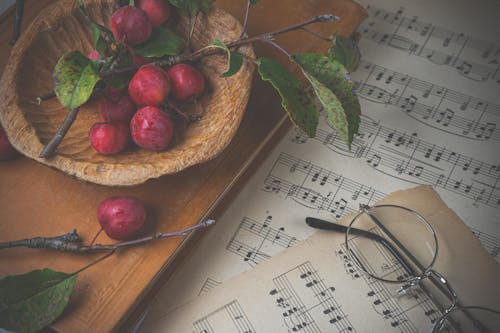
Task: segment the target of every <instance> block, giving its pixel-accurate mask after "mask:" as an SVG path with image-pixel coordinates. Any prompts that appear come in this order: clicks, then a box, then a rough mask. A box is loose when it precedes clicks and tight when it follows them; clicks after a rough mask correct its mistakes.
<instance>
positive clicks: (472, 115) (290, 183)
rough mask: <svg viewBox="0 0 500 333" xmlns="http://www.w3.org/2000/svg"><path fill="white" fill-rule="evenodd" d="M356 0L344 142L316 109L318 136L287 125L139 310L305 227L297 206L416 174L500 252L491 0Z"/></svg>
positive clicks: (316, 207) (412, 179)
mask: <svg viewBox="0 0 500 333" xmlns="http://www.w3.org/2000/svg"><path fill="white" fill-rule="evenodd" d="M364 5H365V7H367V10H368V12H369V14H370V17H369V18H367V19H366V20H365V22H364V23H363V24H362V26H361V27H360V29H359V32H360V34H361V36H362V38H361V41H360V48H361V52H362V55H363V62H362V64H361V66H360V67H359V69H358V70H357V71H356V72H354V73H352V79H353V80H354V81H355V82H356V84H357V91H358V95H359V97H360V101H361V104H362V113H363V117H362V118H363V120H362V124H361V127H360V133H359V135H357V136H356V138H355V141H354V143H353V146H352V150H351V151H349V150H348V149H347V147H346V146H345V144H344V143H342V142H341V140H340V139H339V138H338V136H337V134H336V132H335V131H334V130H333V129H332V128H331V127H330V126H329V125H328V124H327V123H326V122H325V121H321V123H320V126H319V128H318V132H317V133H318V134H317V137H316V138H315V139H308V138H306V137H304V136H303V135H301V134H300V133H298V132H296V131H295V130H291V131H290V132H289V133H288V135H287V136H286V137H285V138H284V139H283V140H282V141H281V142H280V143H279V145H278V146H277V147H276V149H275V150H274V151H273V152H272V153H271V154H270V155H269V157H268V158H267V159H266V160H265V162H264V163H263V164H262V165H261V166H260V168H259V169H258V170H257V172H256V174H255V175H254V176H253V177H252V178H251V180H250V181H249V182H248V184H247V185H246V186H245V188H244V189H243V190H242V192H241V193H240V194H239V195H238V196H237V198H235V200H234V203H233V204H232V205H231V206H230V207H229V208H228V209H227V211H226V212H225V213H224V215H223V216H222V218H221V219H219V220H218V221H217V225H216V226H215V227H214V228H213V229H211V230H209V231H208V233H207V235H206V236H205V237H204V239H203V240H202V241H201V242H200V244H199V246H198V248H197V250H196V251H195V252H194V253H193V255H192V256H190V257H189V258H188V259H187V260H186V263H185V265H184V267H182V269H180V270H179V271H178V272H177V273H176V274H175V275H174V277H173V278H172V280H171V281H169V283H168V284H167V285H166V286H165V287H164V288H163V289H162V291H161V292H160V293H158V295H157V300H156V302H154V303H153V305H152V308H151V310H150V311H149V314H148V316H147V318H146V322H148V321H155V320H156V318H158V317H160V316H163V315H165V314H166V313H168V312H169V311H170V310H171V309H173V308H175V307H177V306H179V305H180V304H182V303H184V302H186V301H188V300H191V299H193V298H194V297H196V296H198V295H199V294H202V293H204V292H206V291H208V290H210V289H212V288H213V287H215V286H217V285H219V284H221V283H222V282H224V281H225V280H226V279H228V278H230V277H232V276H235V275H237V274H238V273H240V272H243V271H245V270H248V269H251V268H253V267H255V266H256V265H257V264H259V263H261V262H263V261H265V260H267V259H269V258H271V257H272V256H273V255H275V254H277V253H279V252H281V251H282V250H284V249H286V248H288V247H291V246H293V245H295V244H297V243H298V242H299V241H300V240H303V239H305V238H307V237H308V236H309V235H311V233H312V230H311V229H310V228H308V227H307V226H305V224H304V217H306V216H308V215H309V216H318V217H321V218H323V219H327V220H332V221H334V220H337V219H340V218H341V217H343V216H345V215H346V214H348V213H350V212H353V211H356V210H357V209H358V206H359V204H361V203H362V204H373V203H374V202H376V201H378V200H380V199H382V198H383V197H384V196H385V195H386V194H387V193H391V192H392V191H394V190H398V189H404V188H410V187H413V186H415V185H418V184H428V185H432V186H433V187H434V189H435V190H436V191H437V192H438V193H439V194H440V196H441V197H442V198H443V200H444V201H445V203H446V204H447V205H448V206H449V207H450V208H451V209H453V210H454V211H455V212H456V213H457V214H458V215H459V216H460V218H461V219H462V220H463V221H464V222H465V223H466V225H467V226H468V227H469V228H470V230H471V231H472V232H473V233H474V234H475V235H476V237H478V239H479V240H480V241H481V243H482V244H483V246H484V248H485V249H486V250H487V251H488V252H489V253H490V255H491V256H492V257H494V258H496V259H497V260H499V258H500V256H499V251H500V227H499V223H500V221H499V218H498V216H499V212H500V190H499V187H498V186H499V180H500V156H499V155H500V153H499V152H500V149H499V147H500V144H499V141H500V128H498V127H499V126H498V124H499V119H500V95H499V94H498V92H499V91H500V82H499V80H500V77H499V75H500V71H499V68H500V42H498V32H500V21H499V20H498V18H497V15H498V13H499V12H500V2H498V1H488V0H483V1H478V2H470V1H465V0H460V1H458V0H457V1H455V0H453V1H452V0H446V1H439V2H436V1H432V0H422V1H409V0H376V1H370V2H369V3H368V2H366V3H364ZM471 13H474V14H473V15H472V14H471Z"/></svg>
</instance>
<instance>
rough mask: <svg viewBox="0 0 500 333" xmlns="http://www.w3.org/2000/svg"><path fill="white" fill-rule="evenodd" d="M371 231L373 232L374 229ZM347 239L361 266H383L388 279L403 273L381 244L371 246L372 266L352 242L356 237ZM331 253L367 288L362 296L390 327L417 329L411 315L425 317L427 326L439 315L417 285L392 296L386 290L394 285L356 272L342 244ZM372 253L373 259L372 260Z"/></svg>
mask: <svg viewBox="0 0 500 333" xmlns="http://www.w3.org/2000/svg"><path fill="white" fill-rule="evenodd" d="M371 231H372V232H377V231H376V230H371ZM379 234H380V233H379ZM351 241H352V244H351V246H350V251H351V253H353V254H354V257H355V258H356V260H357V261H358V262H359V263H361V264H362V265H365V267H366V266H370V267H374V266H375V267H383V268H382V269H383V270H384V278H389V276H392V277H396V278H397V277H405V276H406V275H405V271H404V269H403V268H402V266H401V265H400V264H399V263H394V262H392V261H388V256H387V253H385V252H386V251H387V250H385V249H384V248H383V247H378V246H374V248H373V253H372V251H370V255H369V256H370V262H376V263H377V264H376V265H374V264H370V263H369V262H368V261H367V259H366V258H367V256H365V254H364V253H363V252H362V251H360V250H359V249H357V247H356V243H355V241H356V237H353V238H351ZM335 254H336V256H337V258H339V259H340V260H341V262H342V263H343V265H344V269H345V271H346V273H347V274H348V275H350V276H351V278H352V279H354V280H363V282H364V283H365V285H366V287H367V288H368V290H367V293H366V297H367V298H369V299H370V302H371V304H372V308H373V311H374V312H375V313H377V314H378V315H379V316H381V317H382V318H383V319H384V320H387V321H389V323H390V325H391V327H394V328H398V329H399V330H400V331H401V332H404V333H410V332H419V329H418V328H417V325H416V324H415V323H414V320H415V318H417V320H421V318H425V319H426V320H427V321H428V322H429V327H430V326H431V324H432V323H434V322H435V321H436V320H437V319H438V318H439V317H440V315H441V312H440V311H439V309H438V307H437V305H436V304H435V303H434V302H433V300H432V299H431V298H430V297H429V296H428V294H427V293H425V292H424V291H423V290H422V289H421V288H420V287H417V288H416V289H415V290H413V291H412V294H411V296H406V297H399V298H395V296H394V294H395V291H394V290H391V289H390V288H395V286H394V285H391V284H387V283H384V282H382V281H379V280H377V279H374V278H372V277H370V276H369V275H367V274H365V273H364V272H360V271H359V269H358V268H357V266H356V264H355V263H353V261H352V259H351V257H350V256H348V255H347V248H346V246H345V243H342V244H341V245H340V247H339V248H338V249H337V250H336V251H335ZM374 256H376V257H377V258H376V259H374ZM411 318H414V319H411Z"/></svg>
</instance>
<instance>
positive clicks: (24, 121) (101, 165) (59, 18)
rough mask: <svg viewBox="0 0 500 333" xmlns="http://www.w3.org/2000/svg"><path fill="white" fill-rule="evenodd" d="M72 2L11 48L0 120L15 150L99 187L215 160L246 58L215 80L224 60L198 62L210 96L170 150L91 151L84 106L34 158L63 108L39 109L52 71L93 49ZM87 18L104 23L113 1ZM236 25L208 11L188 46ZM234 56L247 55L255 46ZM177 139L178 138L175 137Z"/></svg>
mask: <svg viewBox="0 0 500 333" xmlns="http://www.w3.org/2000/svg"><path fill="white" fill-rule="evenodd" d="M76 3H77V2H76V1H74V0H62V1H58V2H57V3H56V4H54V5H52V6H50V7H48V8H47V9H45V10H44V11H42V12H41V13H40V15H39V16H38V17H37V18H36V19H35V20H34V22H33V23H32V24H31V26H30V27H29V28H28V29H27V31H25V32H24V34H23V36H22V37H21V39H20V40H19V41H18V42H17V44H16V46H15V47H14V48H13V50H12V53H11V55H10V58H9V60H8V63H7V65H6V67H5V71H4V73H3V76H2V79H1V82H0V121H1V123H2V125H3V127H4V128H5V131H6V133H7V135H8V137H9V139H10V141H11V143H12V144H13V145H14V147H15V148H16V149H17V150H19V151H20V152H21V153H23V154H24V155H26V156H28V157H30V158H32V159H35V160H37V161H39V162H40V163H43V164H46V165H48V166H50V167H53V168H56V169H58V170H60V171H62V172H64V173H66V174H68V175H72V176H75V177H77V178H79V179H82V180H85V181H89V182H92V183H97V184H103V185H135V184H140V183H142V182H144V181H146V180H147V179H150V178H157V177H160V176H162V175H165V174H172V173H176V172H179V171H181V170H183V169H185V168H187V167H189V166H192V165H195V164H198V163H202V162H205V161H208V160H210V159H213V158H214V157H216V156H217V155H218V154H219V153H221V151H222V150H223V149H224V148H225V147H226V146H227V145H228V144H229V142H230V140H231V138H232V137H233V136H234V134H235V132H236V130H237V128H238V126H239V124H240V122H241V119H242V116H243V113H244V110H245V108H246V104H247V102H248V98H249V94H250V87H251V81H252V76H253V70H254V67H253V65H252V64H251V63H250V62H248V61H245V62H244V64H243V67H242V68H241V70H240V71H239V72H238V73H237V74H236V75H234V76H232V77H229V78H221V77H220V74H221V73H223V72H224V71H225V69H226V66H227V62H226V57H225V56H224V55H214V56H210V57H207V58H205V59H203V60H202V62H201V63H200V66H199V68H200V69H201V70H202V72H203V73H204V75H205V77H206V79H207V84H208V86H209V89H208V90H209V93H207V94H205V95H204V96H203V97H202V98H201V100H200V101H199V106H201V107H199V108H198V109H199V110H203V111H202V116H201V120H200V121H199V122H196V123H193V124H191V125H189V127H188V128H187V129H186V130H185V131H183V132H182V134H181V135H180V136H181V137H180V138H177V139H176V142H175V143H174V144H173V146H172V147H170V148H169V149H167V150H165V151H162V152H151V151H146V150H142V149H131V150H130V151H127V152H124V153H121V154H118V155H115V156H103V155H99V154H97V153H96V152H95V151H94V150H93V149H92V147H91V146H90V143H89V140H88V132H89V129H90V127H91V126H92V124H94V123H96V122H98V121H99V115H98V112H97V107H96V102H95V101H90V102H89V103H87V104H86V105H85V106H83V107H82V108H81V110H80V112H79V115H78V118H77V120H76V121H75V123H74V124H73V126H72V127H71V129H70V130H69V132H68V134H67V135H66V137H65V138H64V140H63V141H62V143H61V144H60V146H59V147H58V148H57V151H56V154H55V155H54V157H52V158H50V159H42V158H39V157H38V155H39V154H40V152H41V150H42V148H43V145H44V144H46V143H47V142H48V141H49V140H50V138H51V137H52V136H53V135H54V133H55V132H56V130H57V128H58V127H59V125H60V124H61V123H62V121H63V119H64V117H65V116H66V115H67V112H68V110H66V109H65V108H64V107H62V106H61V104H60V103H59V102H58V101H57V99H52V100H49V101H45V102H42V103H41V105H37V104H36V103H35V100H36V98H37V97H38V96H41V95H43V94H46V93H48V92H51V91H53V82H52V71H53V69H54V66H55V64H56V62H57V61H58V59H59V58H60V57H61V55H63V54H64V53H66V52H69V51H71V50H79V51H81V52H82V53H83V54H87V53H89V52H90V51H91V50H92V44H91V37H90V36H91V34H90V24H89V23H88V22H87V20H86V19H85V18H84V17H83V16H82V15H81V14H80V12H79V10H78V8H77V6H76ZM85 3H86V5H87V7H88V11H89V14H90V15H91V16H92V17H93V18H94V19H95V20H96V21H97V22H100V23H102V24H105V25H107V24H108V22H109V17H110V16H111V14H112V13H113V12H114V10H115V9H116V8H117V6H116V5H115V2H114V1H111V0H86V1H85ZM175 15H177V16H178V17H173V18H171V19H174V20H176V22H177V23H176V25H175V28H174V30H176V31H177V33H178V34H180V35H182V36H185V31H186V30H187V28H186V26H187V21H188V20H187V18H186V17H183V16H181V15H178V14H175ZM240 33H241V25H240V23H239V22H238V21H237V20H236V19H235V18H234V17H232V16H231V15H229V14H228V13H226V12H224V11H222V10H220V9H213V10H211V11H209V12H208V13H206V14H200V16H199V17H198V21H197V23H196V28H195V31H194V34H193V38H192V45H193V48H194V49H198V48H200V47H203V46H206V45H209V44H211V43H212V41H213V39H215V38H217V39H219V40H222V41H226V42H227V41H230V40H234V39H237V38H238V37H239V35H240ZM240 52H243V53H244V54H246V55H249V56H253V55H254V54H253V49H252V48H251V47H249V46H245V47H242V48H241V49H240ZM178 136H179V135H178Z"/></svg>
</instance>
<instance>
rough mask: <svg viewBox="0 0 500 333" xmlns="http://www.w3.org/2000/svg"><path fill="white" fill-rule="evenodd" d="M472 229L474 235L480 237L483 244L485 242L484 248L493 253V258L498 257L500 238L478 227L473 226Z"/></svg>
mask: <svg viewBox="0 0 500 333" xmlns="http://www.w3.org/2000/svg"><path fill="white" fill-rule="evenodd" d="M471 230H472V232H473V233H474V235H476V237H477V238H479V240H480V241H481V244H483V246H484V248H485V249H486V250H487V251H488V252H489V253H490V254H491V256H492V257H493V258H498V254H499V253H500V239H499V238H498V237H494V236H492V235H490V234H487V233H485V232H482V231H480V230H479V229H476V228H471Z"/></svg>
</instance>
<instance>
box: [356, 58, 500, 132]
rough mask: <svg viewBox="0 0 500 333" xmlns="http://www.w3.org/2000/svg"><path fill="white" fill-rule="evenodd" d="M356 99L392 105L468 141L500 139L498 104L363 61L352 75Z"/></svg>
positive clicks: (499, 111) (421, 120) (418, 119)
mask: <svg viewBox="0 0 500 333" xmlns="http://www.w3.org/2000/svg"><path fill="white" fill-rule="evenodd" d="M353 80H354V81H355V82H356V86H357V88H356V92H357V94H358V96H359V97H360V98H364V99H366V100H369V101H371V102H374V103H381V104H385V105H390V106H393V107H395V108H397V109H399V110H401V111H402V112H404V113H405V114H407V115H408V116H410V117H412V118H413V119H415V120H417V121H419V122H421V123H423V124H425V125H428V126H431V127H433V128H436V129H438V130H440V131H444V132H447V133H450V134H454V135H458V136H460V137H464V138H467V139H472V140H480V141H487V140H495V141H500V129H498V128H497V121H498V119H497V117H500V105H498V104H495V103H492V102H488V101H485V100H482V99H479V98H476V97H473V96H469V95H466V94H462V93H460V92H458V91H454V90H451V89H447V88H445V87H442V86H438V85H435V84H433V83H430V82H427V81H423V80H420V79H417V78H415V77H412V76H409V75H406V74H403V73H399V72H396V71H392V70H390V69H387V68H384V67H382V66H378V65H376V64H373V63H370V62H367V61H363V62H362V63H361V64H360V67H359V69H358V70H357V71H356V72H355V74H354V75H353Z"/></svg>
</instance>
